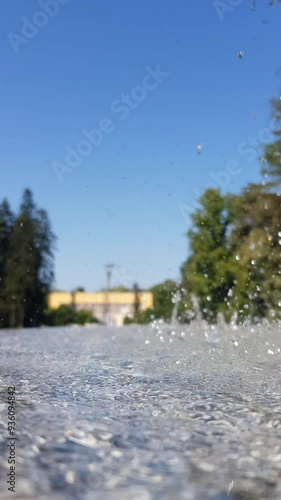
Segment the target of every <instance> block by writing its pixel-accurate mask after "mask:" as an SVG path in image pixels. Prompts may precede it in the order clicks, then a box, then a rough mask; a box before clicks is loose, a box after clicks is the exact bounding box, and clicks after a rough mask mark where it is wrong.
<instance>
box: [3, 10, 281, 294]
mask: <svg viewBox="0 0 281 500" xmlns="http://www.w3.org/2000/svg"><path fill="white" fill-rule="evenodd" d="M271 3H272V2H271ZM44 4H46V5H47V4H48V1H47V0H41V5H40V1H38V0H37V1H36V0H24V1H22V0H13V1H7V2H2V5H1V18H0V36H1V44H0V54H1V81H0V95H1V114H2V116H1V122H0V143H1V147H0V154H1V176H0V180H1V184H0V196H1V198H3V197H7V198H8V199H9V200H10V202H11V204H12V207H13V208H14V209H15V210H16V208H17V207H18V205H19V203H20V198H21V194H22V191H23V189H24V188H25V187H30V188H31V189H32V190H33V192H34V195H35V199H36V202H37V204H38V205H39V206H40V207H42V208H45V209H46V210H47V211H48V212H49V215H50V218H51V220H52V224H53V228H54V231H55V233H56V234H57V236H58V252H57V255H56V286H57V288H60V289H72V288H74V287H76V286H79V285H80V286H85V287H86V289H87V290H96V289H98V288H100V287H102V286H104V284H105V270H104V265H105V264H106V263H108V262H114V263H115V264H116V265H117V266H118V270H117V273H116V275H115V278H114V283H113V284H114V285H120V284H124V285H131V283H132V282H134V281H138V282H139V284H140V285H141V286H142V287H148V286H151V285H153V284H155V283H157V282H160V281H163V280H164V279H166V278H178V277H179V268H180V265H181V263H182V262H183V261H184V260H185V259H186V257H187V239H186V237H185V233H186V231H187V230H188V226H189V221H188V217H187V216H186V215H185V214H186V213H188V210H189V208H186V207H192V204H193V201H194V199H195V198H196V194H197V193H198V192H202V191H203V190H204V189H205V188H206V187H207V186H208V185H210V183H211V182H212V179H211V175H210V172H211V171H212V172H218V171H226V168H227V166H228V165H229V162H230V161H234V160H235V161H237V162H238V163H239V167H237V164H236V167H235V173H236V175H233V174H231V175H229V174H224V175H223V174H222V175H221V176H220V177H219V179H220V180H219V181H216V182H217V183H219V184H220V185H221V186H222V187H223V189H224V191H227V190H229V191H234V192H237V191H238V190H239V189H240V188H241V187H242V186H244V185H245V184H246V183H247V182H249V181H258V180H259V169H260V165H259V162H258V157H259V155H260V150H258V148H257V145H256V144H257V140H258V141H260V140H264V138H265V140H267V139H266V137H268V133H267V132H266V131H263V132H261V131H262V130H263V129H269V122H270V105H269V101H270V99H271V98H273V97H277V96H278V95H279V93H280V90H281V81H280V80H281V69H280V68H281V58H280V46H281V44H280V26H281V22H280V21H281V5H280V3H279V4H278V2H275V5H273V6H270V2H269V0H257V1H256V2H253V1H248V0H244V1H240V2H239V1H236V2H235V1H230V0H226V1H224V2H213V1H211V0H188V1H187V0H177V1H175V0H153V1H151V0H143V1H142V2H134V1H132V0H120V1H119V2H116V1H113V0H111V1H109V0H100V1H96V0H60V6H59V4H58V0H57V2H55V3H54V1H53V0H52V1H51V0H50V4H49V7H46V10H48V9H50V10H48V13H46V14H45V15H43V16H42V15H41V14H40V12H41V13H42V12H43V7H42V5H44ZM63 4H64V5H63ZM219 4H221V5H222V7H223V10H220V12H218V10H219ZM228 4H229V5H230V4H236V5H237V6H236V7H228V9H226V6H227V5H228ZM251 6H252V9H251ZM38 13H39V14H38ZM22 18H24V19H22ZM32 20H34V22H35V24H37V25H43V24H45V25H44V26H42V27H40V28H36V26H35V27H34V25H33V27H32V26H31V25H30V24H28V21H29V22H30V21H32ZM20 37H21V38H20ZM239 51H243V54H244V57H242V58H239V57H238V52H239ZM157 65H159V68H160V72H161V73H165V76H162V77H159V76H157V77H156V79H158V81H157V80H155V77H153V76H148V75H149V74H150V75H151V73H152V74H153V71H155V70H156V68H157ZM148 67H149V68H148ZM156 84H157V85H156ZM144 85H146V86H149V89H147V90H145V89H144V87H143V86H144ZM136 86H137V87H138V88H137V89H135V87H136ZM139 87H142V88H139ZM126 95H129V96H131V97H130V101H129V104H123V108H121V109H120V106H121V100H122V99H125V100H126V99H127V97H126ZM122 96H123V97H122ZM132 96H133V97H132ZM134 96H135V97H134ZM135 98H136V99H137V100H135ZM127 102H128V101H127ZM122 118H123V119H122ZM104 119H107V120H106V121H105V120H104ZM101 122H102V123H101ZM100 127H103V128H104V132H101V131H99V132H97V134H98V135H97V136H96V137H98V140H97V139H96V143H94V145H92V146H91V148H92V150H91V153H90V154H88V156H84V157H83V158H82V157H81V160H80V163H79V162H78V161H77V163H79V165H77V166H76V167H75V168H72V170H70V167H69V164H67V163H66V160H67V159H66V154H67V151H66V147H70V148H73V149H76V147H77V145H78V144H79V145H80V146H81V144H82V143H81V141H82V140H85V136H84V135H83V130H87V131H90V130H92V129H99V130H100ZM105 130H106V132H107V133H105ZM101 134H102V136H101ZM101 137H102V139H101ZM244 141H245V142H244ZM249 142H251V143H253V146H251V145H250V146H247V144H248V143H249ZM198 145H202V146H203V151H202V153H201V154H198V152H197V146H198ZM84 147H87V146H85V144H84ZM249 148H250V151H249ZM247 151H248V152H247ZM54 162H57V163H54ZM58 163H60V167H59V168H60V169H62V168H64V169H65V170H67V172H66V171H65V172H64V173H63V175H59V176H58V175H56V173H55V171H54V165H56V167H55V169H57V165H58ZM62 165H64V167H62ZM232 165H233V164H232ZM61 172H62V170H60V174H61ZM237 172H238V173H237ZM59 178H60V180H61V182H60V181H59ZM183 206H185V208H183Z"/></svg>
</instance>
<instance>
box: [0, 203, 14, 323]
mask: <svg viewBox="0 0 281 500" xmlns="http://www.w3.org/2000/svg"><path fill="white" fill-rule="evenodd" d="M13 223H14V215H13V213H12V212H11V209H10V205H9V203H8V201H7V200H3V202H2V203H1V204H0V328H3V327H7V326H8V322H9V320H8V307H7V302H6V300H5V295H4V290H5V278H6V266H7V257H8V251H9V245H10V238H11V232H12V227H13Z"/></svg>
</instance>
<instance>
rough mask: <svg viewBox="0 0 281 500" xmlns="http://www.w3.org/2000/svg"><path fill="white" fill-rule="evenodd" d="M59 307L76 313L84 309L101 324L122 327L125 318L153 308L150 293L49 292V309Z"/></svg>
mask: <svg viewBox="0 0 281 500" xmlns="http://www.w3.org/2000/svg"><path fill="white" fill-rule="evenodd" d="M61 305H69V306H70V305H72V306H73V307H74V308H75V309H76V310H77V311H80V310H81V309H85V310H88V311H91V312H92V314H93V316H95V318H97V319H98V320H99V321H101V322H102V323H105V324H107V325H112V326H122V325H123V324H124V319H125V318H126V316H128V317H129V318H133V317H134V314H135V311H136V310H139V311H145V310H146V309H150V308H152V307H153V294H152V293H151V292H138V293H135V292H108V293H107V292H95V293H87V292H75V293H69V292H51V293H50V294H49V297H48V306H49V309H57V308H58V307H60V306H61Z"/></svg>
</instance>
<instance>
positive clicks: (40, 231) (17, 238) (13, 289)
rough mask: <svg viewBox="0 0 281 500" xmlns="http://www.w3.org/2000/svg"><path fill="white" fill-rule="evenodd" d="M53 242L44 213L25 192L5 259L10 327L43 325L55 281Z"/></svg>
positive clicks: (53, 238) (30, 193)
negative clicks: (49, 295)
mask: <svg viewBox="0 0 281 500" xmlns="http://www.w3.org/2000/svg"><path fill="white" fill-rule="evenodd" d="M54 241H55V236H54V234H53V232H52V230H51V225H50V222H49V219H48V215H47V213H46V212H45V211H44V210H38V209H37V207H36V205H35V203H34V201H33V195H32V192H31V191H30V190H29V189H26V190H25V191H24V193H23V199H22V203H21V206H20V210H19V214H18V216H17V217H16V219H15V222H14V225H13V228H12V231H11V238H10V245H9V251H8V256H7V274H6V282H5V295H6V298H7V302H8V305H9V310H10V326H11V327H15V326H20V327H23V326H24V327H28V326H37V325H39V324H40V323H41V322H42V319H43V314H44V309H45V307H46V297H47V294H48V293H49V291H50V287H51V285H52V282H53V278H54V271H53V258H54V254H53V249H54Z"/></svg>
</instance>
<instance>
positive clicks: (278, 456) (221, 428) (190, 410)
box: [0, 322, 281, 500]
mask: <svg viewBox="0 0 281 500" xmlns="http://www.w3.org/2000/svg"><path fill="white" fill-rule="evenodd" d="M0 346H1V351H0V454H1V455H0V456H1V458H0V497H1V499H6V498H14V499H15V498H17V499H47V498H53V499H62V498H66V499H86V500H89V499H97V500H107V499H108V500H115V499H116V500H117V499H118V500H152V499H153V500H154V499H165V500H168V499H181V500H187V499H188V500H191V499H212V500H226V499H229V500H238V499H240V500H246V499H247V500H250V499H251V500H252V499H258V500H259V499H276V500H277V499H278V500H279V499H280V498H281V364H280V361H281V351H280V347H281V330H280V326H274V327H272V326H270V325H268V324H266V323H264V324H263V325H260V326H258V327H257V326H254V327H251V326H248V327H239V328H237V327H232V328H230V327H227V326H226V325H220V326H217V327H212V328H211V327H210V326H207V325H204V324H202V323H197V324H196V323H194V324H193V325H190V326H182V327H180V326H175V327H174V328H172V327H171V326H169V325H164V324H163V323H161V322H160V323H159V322H154V323H153V324H152V325H150V326H145V327H143V326H141V327H140V326H128V327H124V328H121V329H114V328H106V327H100V326H96V325H95V326H91V327H88V328H80V327H70V328H57V329H47V328H40V329H37V330H18V331H16V332H11V331H10V332H7V331H0ZM9 386H14V387H15V393H14V396H15V417H16V418H15V434H14V436H13V439H14V437H16V438H17V440H16V442H15V461H16V464H15V467H16V481H15V482H16V485H15V493H12V492H11V491H8V487H9V484H8V483H7V477H9V476H7V474H8V473H9V471H10V465H9V464H8V459H9V450H10V448H9V447H8V446H7V445H8V444H9V443H10V442H11V440H12V437H11V436H10V435H9V432H8V404H7V399H8V387H9ZM10 429H11V427H10ZM9 438H10V439H9Z"/></svg>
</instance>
